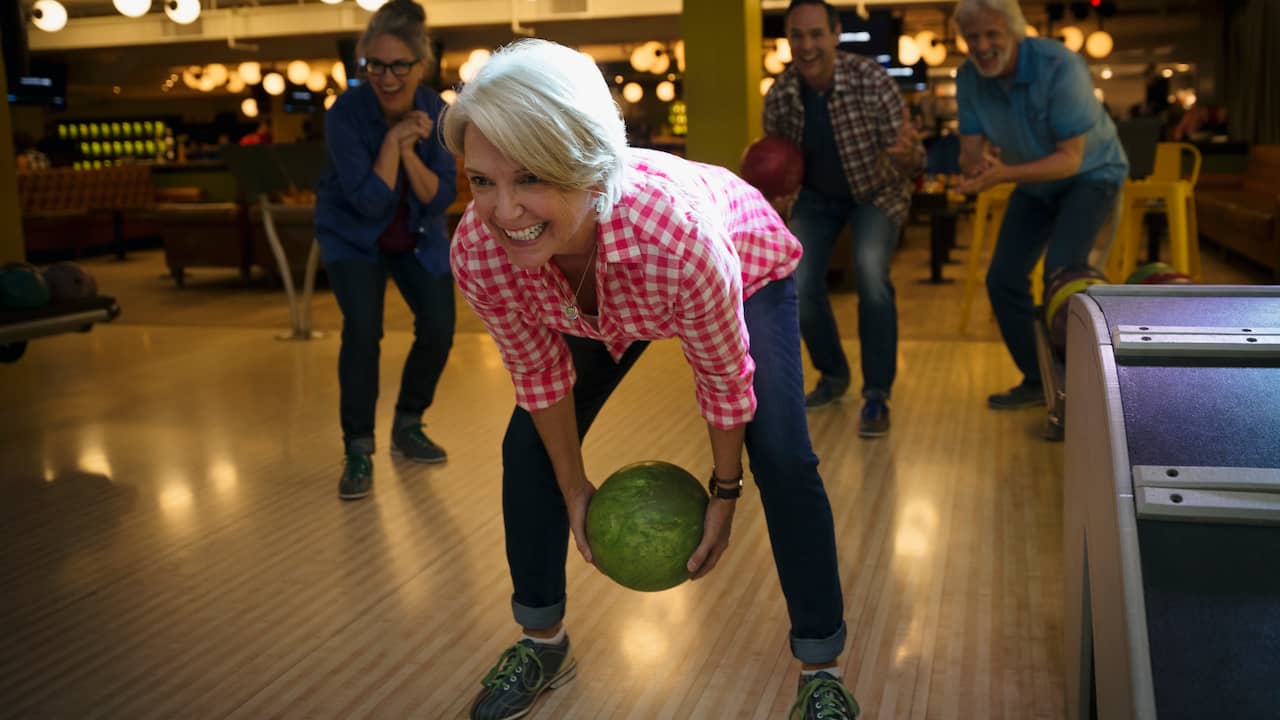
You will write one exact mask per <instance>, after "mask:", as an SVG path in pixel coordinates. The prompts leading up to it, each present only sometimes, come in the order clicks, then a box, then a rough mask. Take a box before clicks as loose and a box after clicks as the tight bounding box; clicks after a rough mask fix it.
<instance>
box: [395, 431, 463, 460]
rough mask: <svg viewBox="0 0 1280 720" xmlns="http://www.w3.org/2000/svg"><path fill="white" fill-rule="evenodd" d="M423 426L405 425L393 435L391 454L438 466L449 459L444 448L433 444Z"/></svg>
mask: <svg viewBox="0 0 1280 720" xmlns="http://www.w3.org/2000/svg"><path fill="white" fill-rule="evenodd" d="M422 428H423V426H422V425H405V426H404V427H401V428H400V429H398V430H395V431H393V432H392V433H391V452H393V453H395V454H397V455H403V456H404V457H406V458H408V459H410V460H412V461H414V462H420V463H427V464H429V465H436V464H439V463H442V462H444V461H445V460H448V459H449V456H448V455H447V454H446V453H445V451H444V448H442V447H440V446H439V445H437V444H435V443H433V442H431V438H429V437H427V434H426V433H424V432H422Z"/></svg>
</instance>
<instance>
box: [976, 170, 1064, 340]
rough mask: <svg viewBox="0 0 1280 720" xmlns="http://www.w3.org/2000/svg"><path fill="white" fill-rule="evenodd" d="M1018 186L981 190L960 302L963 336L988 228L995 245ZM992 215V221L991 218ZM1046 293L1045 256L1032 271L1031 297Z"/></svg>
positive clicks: (1011, 185) (992, 243)
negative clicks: (1005, 212)
mask: <svg viewBox="0 0 1280 720" xmlns="http://www.w3.org/2000/svg"><path fill="white" fill-rule="evenodd" d="M1015 187H1016V185H1014V184H1013V183H1004V184H1001V185H996V186H995V187H991V188H987V189H986V190H983V191H982V192H980V193H978V199H977V201H976V202H975V203H974V207H973V237H972V238H971V239H970V240H969V260H968V263H967V267H966V270H965V276H964V300H962V301H961V303H960V333H961V334H962V335H963V334H964V332H965V330H967V329H968V327H969V314H970V311H971V310H972V309H973V298H974V296H975V295H976V294H977V291H978V286H979V285H980V284H981V282H982V270H983V268H984V267H985V265H983V263H982V257H983V253H984V250H985V247H986V244H987V231H988V228H990V229H991V236H992V241H991V247H995V238H996V237H998V236H999V234H1000V224H1001V223H1002V222H1004V211H1005V208H1007V207H1008V206H1009V196H1010V195H1012V194H1013V189H1014V188H1015ZM988 215H989V216H990V220H988ZM1043 293H1044V257H1043V256H1041V258H1040V262H1038V263H1036V269H1035V270H1033V271H1032V272H1031V297H1032V298H1034V299H1035V300H1036V301H1037V302H1039V300H1040V296H1041V295H1042V294H1043Z"/></svg>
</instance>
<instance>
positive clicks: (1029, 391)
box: [955, 0, 1129, 409]
mask: <svg viewBox="0 0 1280 720" xmlns="http://www.w3.org/2000/svg"><path fill="white" fill-rule="evenodd" d="M955 22H956V26H957V27H958V28H959V31H960V34H961V36H962V37H964V39H965V42H967V43H968V44H969V59H968V61H966V62H965V63H964V64H963V65H962V66H961V67H960V70H959V72H958V74H957V76H956V94H957V99H958V101H959V106H960V107H959V119H960V169H961V171H962V172H963V173H964V175H965V180H964V181H963V183H962V184H961V186H960V190H961V192H964V193H967V194H972V193H978V192H981V191H983V190H986V189H987V188H990V187H992V186H995V185H999V184H1001V183H1016V184H1017V189H1016V190H1015V191H1014V193H1013V195H1012V196H1010V198H1009V206H1008V208H1007V209H1006V211H1005V216H1004V222H1003V224H1002V225H1001V226H1000V235H999V237H998V239H997V240H996V247H995V252H994V253H993V255H992V258H991V268H990V269H989V270H988V271H987V293H988V295H989V296H990V298H991V306H992V308H993V309H994V310H995V314H996V321H997V323H998V324H999V325H1000V333H1001V335H1003V336H1004V342H1005V346H1006V347H1008V348H1009V353H1010V355H1012V356H1013V361H1014V363H1015V364H1016V365H1017V366H1018V369H1019V370H1021V371H1022V374H1023V380H1022V383H1021V384H1019V385H1017V386H1015V387H1013V388H1012V389H1010V390H1008V391H1006V392H1002V393H997V394H994V395H991V396H990V397H988V398H987V404H988V405H990V406H991V407H993V408H996V409H1016V408H1024V407H1032V406H1035V405H1041V404H1043V403H1044V393H1043V390H1042V389H1041V383H1040V367H1039V364H1038V363H1037V360H1036V350H1035V334H1034V325H1033V323H1034V322H1035V302H1034V299H1033V298H1032V297H1031V281H1030V278H1029V277H1028V276H1029V275H1030V273H1031V270H1032V268H1034V267H1035V264H1036V261H1037V260H1039V259H1040V255H1041V254H1042V253H1044V254H1045V263H1044V272H1045V277H1046V278H1047V277H1048V276H1049V275H1051V274H1052V273H1053V271H1054V270H1056V269H1058V268H1060V267H1063V266H1067V265H1084V264H1087V263H1088V259H1089V250H1090V249H1091V248H1092V247H1093V241H1094V237H1095V236H1096V235H1097V234H1098V230H1099V229H1100V228H1101V227H1102V225H1103V224H1104V223H1105V222H1106V220H1107V217H1108V215H1109V214H1110V213H1111V210H1112V208H1113V207H1114V206H1115V200H1116V194H1117V193H1118V192H1119V191H1120V187H1121V186H1122V185H1123V183H1124V179H1125V177H1126V176H1127V175H1128V174H1129V161H1128V159H1127V158H1126V157H1125V154H1124V149H1123V148H1122V147H1121V146H1120V141H1119V139H1118V138H1117V136H1116V126H1115V124H1114V123H1112V122H1111V118H1110V117H1108V116H1107V113H1106V112H1105V111H1104V110H1103V108H1102V104H1101V103H1099V102H1098V100H1097V98H1095V97H1094V94H1093V80H1092V78H1091V77H1090V75H1089V68H1088V67H1087V66H1086V65H1085V63H1084V60H1083V58H1081V57H1080V56H1079V55H1078V54H1076V53H1075V52H1072V51H1071V50H1068V49H1067V48H1066V47H1065V46H1064V45H1063V44H1062V43H1060V42H1058V41H1056V40H1050V39H1045V38H1038V37H1027V36H1026V26H1027V23H1026V20H1025V19H1024V18H1023V16H1022V10H1021V9H1020V8H1019V7H1018V3H1017V0H960V2H958V3H957V4H956V11H955ZM1046 284H1047V283H1046Z"/></svg>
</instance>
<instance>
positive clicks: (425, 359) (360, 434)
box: [325, 252, 455, 454]
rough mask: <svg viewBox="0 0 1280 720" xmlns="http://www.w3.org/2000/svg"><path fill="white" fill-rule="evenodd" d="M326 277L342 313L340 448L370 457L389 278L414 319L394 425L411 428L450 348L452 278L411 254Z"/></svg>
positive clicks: (336, 267) (350, 263)
mask: <svg viewBox="0 0 1280 720" xmlns="http://www.w3.org/2000/svg"><path fill="white" fill-rule="evenodd" d="M325 270H326V271H327V272H328V275H329V285H330V286H331V287H332V288H333V294H334V297H336V298H337V300H338V307H339V308H341V310H342V348H341V349H340V350H339V352H338V384H339V387H340V388H341V406H340V415H341V418H342V442H343V445H344V447H345V448H346V452H347V453H366V454H367V453H372V452H373V450H374V439H373V425H374V413H375V409H376V407H377V403H378V359H379V356H380V355H381V344H382V314H383V304H384V303H383V300H384V298H385V297H386V290H387V276H388V275H390V276H391V277H392V279H394V280H395V283H396V287H397V288H399V289H400V295H401V296H402V297H403V298H404V301H405V303H407V304H408V305H409V309H410V310H412V311H413V346H412V347H411V348H410V349H409V357H408V358H407V359H406V360H405V363H404V371H403V372H402V373H401V375H400V397H399V398H398V399H397V400H396V418H397V420H399V419H401V418H403V419H405V420H410V419H415V421H416V419H417V418H421V417H422V413H423V412H425V411H426V409H427V408H428V407H430V406H431V401H432V399H433V398H434V397H435V393H436V384H437V383H438V382H439V380H440V375H441V373H443V372H444V365H445V361H447V360H448V359H449V350H450V349H451V348H452V347H453V329H454V323H455V314H454V299H453V276H451V275H449V274H443V275H433V274H431V273H429V272H427V270H426V268H424V267H422V263H421V262H419V261H418V258H417V256H416V255H414V254H413V253H411V252H409V253H401V254H398V255H386V254H379V256H378V261H377V262H374V263H371V262H366V261H363V260H339V261H335V262H330V263H325Z"/></svg>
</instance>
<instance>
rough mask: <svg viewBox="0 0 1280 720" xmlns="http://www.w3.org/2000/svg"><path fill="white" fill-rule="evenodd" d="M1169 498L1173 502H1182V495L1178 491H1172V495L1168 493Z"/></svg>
mask: <svg viewBox="0 0 1280 720" xmlns="http://www.w3.org/2000/svg"><path fill="white" fill-rule="evenodd" d="M1169 499H1170V500H1172V501H1173V502H1175V503H1180V502H1182V495H1181V494H1179V493H1174V494H1172V495H1170V496H1169Z"/></svg>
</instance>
